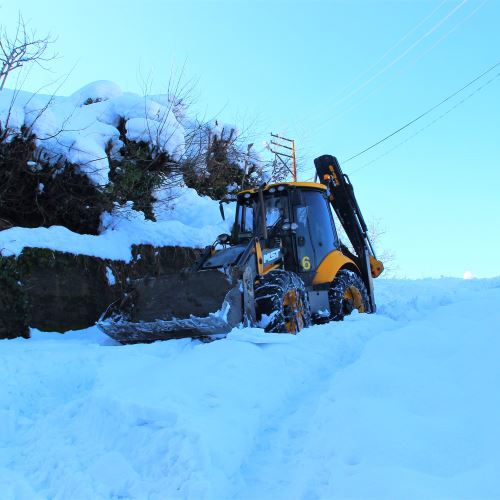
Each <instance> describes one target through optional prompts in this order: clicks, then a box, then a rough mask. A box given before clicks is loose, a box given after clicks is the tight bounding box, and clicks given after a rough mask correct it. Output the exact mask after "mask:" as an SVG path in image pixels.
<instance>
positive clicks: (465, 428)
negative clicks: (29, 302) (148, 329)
mask: <svg viewBox="0 0 500 500" xmlns="http://www.w3.org/2000/svg"><path fill="white" fill-rule="evenodd" d="M376 287H377V290H376V292H377V296H378V303H379V313H378V314H376V315H371V316H367V315H354V316H351V317H349V318H348V319H347V320H346V321H344V322H342V323H334V324H328V325H322V326H315V327H311V328H308V329H306V330H304V331H302V332H301V333H300V334H298V335H297V336H285V335H277V334H275V335H273V334H270V335H269V334H264V333H263V331H262V330H258V329H251V330H238V329H236V330H234V331H233V332H232V333H231V334H230V335H229V336H228V337H227V339H225V340H221V341H217V342H214V343H210V344H202V343H199V342H197V341H190V340H188V339H184V340H179V341H169V342H163V343H156V344H151V345H136V346H126V347H123V346H116V345H113V343H112V342H110V341H109V340H108V339H106V338H105V337H104V336H103V335H102V334H99V333H98V332H97V331H96V330H95V329H90V330H87V331H80V332H70V333H67V334H66V335H64V336H60V335H58V334H47V333H39V332H36V331H35V332H33V338H32V339H30V340H21V339H18V340H11V341H2V342H0V349H1V352H2V363H1V364H0V376H1V377H2V380H3V383H2V386H1V389H0V420H1V422H0V425H1V428H2V429H3V432H2V438H1V441H2V443H1V444H2V445H1V449H2V452H1V453H0V488H1V491H2V492H3V493H2V497H3V498H8V499H11V498H12V499H13V498H30V499H31V498H54V497H62V498H67V497H72V498H118V497H120V498H151V499H155V498H158V499H160V498H197V499H198V498H213V499H221V498H283V499H284V498H287V499H288V498H360V497H378V498H433V497H434V498H497V497H498V496H499V495H500V476H499V475H498V470H499V468H500V453H499V452H498V442H500V440H499V438H500V434H499V430H498V418H499V416H500V415H499V413H500V396H499V393H498V388H497V386H498V381H499V380H500V365H499V363H498V359H499V357H500V338H499V336H498V332H499V331H500V328H499V327H500V310H499V308H498V307H497V306H498V303H499V301H500V279H492V280H468V281H462V280H458V279H440V280H420V281H388V280H382V281H380V280H379V281H377V283H376Z"/></svg>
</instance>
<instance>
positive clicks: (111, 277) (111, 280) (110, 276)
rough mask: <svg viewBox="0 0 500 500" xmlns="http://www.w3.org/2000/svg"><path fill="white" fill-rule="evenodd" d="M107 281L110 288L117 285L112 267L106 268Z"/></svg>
mask: <svg viewBox="0 0 500 500" xmlns="http://www.w3.org/2000/svg"><path fill="white" fill-rule="evenodd" d="M106 280H107V282H108V285H109V286H114V285H116V278H115V275H114V274H113V270H112V269H111V268H110V267H106Z"/></svg>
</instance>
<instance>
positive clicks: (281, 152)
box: [269, 132, 297, 182]
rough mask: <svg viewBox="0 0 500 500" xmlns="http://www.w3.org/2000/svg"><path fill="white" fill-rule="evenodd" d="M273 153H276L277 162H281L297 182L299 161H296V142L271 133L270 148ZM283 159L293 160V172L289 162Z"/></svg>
mask: <svg viewBox="0 0 500 500" xmlns="http://www.w3.org/2000/svg"><path fill="white" fill-rule="evenodd" d="M269 149H270V150H271V152H272V153H274V156H275V161H276V162H278V160H279V161H280V162H281V164H282V165H283V167H284V168H285V169H286V170H287V171H288V172H289V173H290V174H292V179H293V181H294V182H297V161H296V159H295V141H294V140H293V139H287V138H286V137H282V136H280V135H278V134H273V133H272V132H271V147H270V148H269ZM283 158H288V159H291V160H292V170H290V167H289V166H288V161H287V160H284V159H283Z"/></svg>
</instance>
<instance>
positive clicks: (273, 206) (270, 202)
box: [236, 192, 289, 239]
mask: <svg viewBox="0 0 500 500" xmlns="http://www.w3.org/2000/svg"><path fill="white" fill-rule="evenodd" d="M264 209H265V214H266V227H267V229H268V230H271V229H273V228H275V227H276V226H278V225H280V224H283V222H285V221H286V222H288V218H289V217H288V198H287V196H286V193H285V192H282V193H275V194H269V193H264ZM260 219H261V214H260V210H259V203H258V196H257V195H255V196H253V197H251V198H243V199H240V200H239V203H238V211H237V217H236V229H237V232H238V236H239V238H238V239H245V238H251V237H252V236H253V235H254V234H257V232H258V231H259V226H260Z"/></svg>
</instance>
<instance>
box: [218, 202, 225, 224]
mask: <svg viewBox="0 0 500 500" xmlns="http://www.w3.org/2000/svg"><path fill="white" fill-rule="evenodd" d="M223 203H224V202H223V201H219V210H220V216H221V217H222V220H226V216H225V215H224V205H223Z"/></svg>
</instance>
